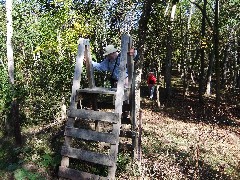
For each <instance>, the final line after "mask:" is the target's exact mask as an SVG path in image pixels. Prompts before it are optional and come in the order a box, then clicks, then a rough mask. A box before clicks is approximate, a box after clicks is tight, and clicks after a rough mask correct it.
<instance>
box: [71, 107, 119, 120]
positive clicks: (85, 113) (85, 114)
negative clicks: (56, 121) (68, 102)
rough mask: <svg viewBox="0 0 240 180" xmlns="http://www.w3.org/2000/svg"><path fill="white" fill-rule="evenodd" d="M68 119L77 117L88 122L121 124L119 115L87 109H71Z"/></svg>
mask: <svg viewBox="0 0 240 180" xmlns="http://www.w3.org/2000/svg"><path fill="white" fill-rule="evenodd" d="M67 115H68V117H73V118H74V117H77V118H82V119H86V120H99V121H105V122H110V123H118V122H119V118H120V117H119V114H118V113H114V112H103V111H94V110H85V109H70V110H68V112H67Z"/></svg>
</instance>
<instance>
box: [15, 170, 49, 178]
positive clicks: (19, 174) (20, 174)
mask: <svg viewBox="0 0 240 180" xmlns="http://www.w3.org/2000/svg"><path fill="white" fill-rule="evenodd" d="M14 178H15V179H16V180H25V179H29V180H36V179H39V180H44V179H45V178H43V177H42V176H41V175H40V174H38V173H33V172H31V171H28V170H26V169H23V168H21V169H17V170H16V171H14Z"/></svg>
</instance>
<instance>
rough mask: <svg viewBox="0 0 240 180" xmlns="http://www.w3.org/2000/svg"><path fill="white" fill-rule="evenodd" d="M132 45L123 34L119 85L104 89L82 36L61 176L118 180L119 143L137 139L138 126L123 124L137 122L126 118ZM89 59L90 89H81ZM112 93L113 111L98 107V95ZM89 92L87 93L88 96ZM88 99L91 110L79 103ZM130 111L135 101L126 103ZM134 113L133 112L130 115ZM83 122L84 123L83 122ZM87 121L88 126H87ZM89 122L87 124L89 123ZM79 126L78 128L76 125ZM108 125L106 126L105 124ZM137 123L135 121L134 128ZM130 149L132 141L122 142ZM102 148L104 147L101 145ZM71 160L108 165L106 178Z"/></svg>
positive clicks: (129, 92) (63, 151)
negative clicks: (95, 146) (94, 146)
mask: <svg viewBox="0 0 240 180" xmlns="http://www.w3.org/2000/svg"><path fill="white" fill-rule="evenodd" d="M131 47H132V39H131V37H130V36H128V35H123V36H122V41H121V57H120V65H119V68H120V75H119V80H118V83H117V88H103V87H96V86H95V81H94V76H93V68H92V65H91V64H92V58H91V53H90V45H89V40H88V39H80V40H79V45H78V53H77V58H76V65H75V73H74V77H73V86H72V95H71V102H70V108H69V110H68V111H67V116H68V121H67V123H66V127H65V132H64V135H65V142H64V145H63V146H62V150H61V155H62V161H61V166H60V167H59V173H58V175H59V177H60V178H67V179H72V180H81V179H94V180H95V179H108V180H112V179H115V173H116V169H117V155H118V150H119V144H120V137H125V138H133V139H134V140H135V136H136V133H135V132H134V130H135V129H133V128H132V129H130V130H121V125H122V123H123V124H131V123H132V124H134V123H133V122H132V121H133V120H135V118H134V117H130V118H129V117H123V116H122V112H123V110H124V109H123V107H124V106H123V105H124V104H123V102H124V101H126V100H127V102H128V103H129V99H130V101H132V99H133V97H132V96H133V95H134V94H133V92H132V90H133V89H132V86H133V84H134V83H133V82H132V81H133V79H134V78H133V77H134V76H133V71H134V69H133V67H134V66H133V58H132V57H131V56H129V55H128V51H129V49H130V48H131ZM84 56H85V59H86V68H87V76H88V81H89V84H88V85H89V87H88V88H80V87H81V86H80V81H81V73H82V65H83V59H84ZM126 65H127V66H128V73H129V83H128V85H129V86H128V87H124V80H125V72H126ZM100 94H101V95H108V96H109V95H110V96H113V98H114V102H113V104H114V106H113V107H114V109H113V110H112V111H111V112H106V111H100V110H97V98H98V95H100ZM87 95H88V96H87ZM86 97H87V98H89V100H88V101H91V102H92V110H89V109H78V108H77V103H78V101H79V100H83V99H84V98H86ZM126 107H127V108H125V109H128V110H131V111H132V108H133V107H134V106H133V105H132V104H129V105H128V106H126ZM130 115H132V113H131V114H130ZM92 122H95V123H96V124H95V125H96V126H95V129H91V128H90V129H88V128H89V126H90V123H92ZM77 123H80V125H76V124H77ZM81 123H82V124H81ZM100 123H103V124H107V126H109V127H111V128H110V129H109V130H105V131H104V132H102V131H100ZM84 124H85V125H84ZM86 124H87V125H86ZM76 126H77V127H76ZM105 126H106V125H105ZM135 126H136V125H135V124H134V127H135ZM78 141H84V142H85V144H87V143H88V142H94V143H96V144H97V143H106V144H107V145H108V148H109V149H108V151H107V152H106V150H105V151H104V152H102V151H97V152H96V151H93V150H92V149H91V150H90V149H85V148H86V147H82V145H80V146H79V144H78V145H77V146H76V147H75V146H74V143H78ZM123 145H124V146H126V147H127V149H129V150H131V151H132V150H133V149H134V146H133V143H132V144H130V145H129V144H123ZM99 147H101V146H99ZM71 159H76V160H79V161H82V162H89V163H90V164H96V165H101V166H105V167H106V168H107V177H104V176H100V175H96V174H94V173H90V172H85V171H84V170H80V169H74V168H72V167H71Z"/></svg>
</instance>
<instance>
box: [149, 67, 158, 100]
mask: <svg viewBox="0 0 240 180" xmlns="http://www.w3.org/2000/svg"><path fill="white" fill-rule="evenodd" d="M156 81H157V79H156V77H155V76H154V73H153V72H149V73H148V79H147V84H148V90H149V98H150V99H153V95H154V89H155V84H156Z"/></svg>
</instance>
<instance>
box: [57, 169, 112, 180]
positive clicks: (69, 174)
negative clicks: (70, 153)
mask: <svg viewBox="0 0 240 180" xmlns="http://www.w3.org/2000/svg"><path fill="white" fill-rule="evenodd" d="M58 175H59V176H60V177H63V178H68V179H71V180H80V179H92V180H107V179H108V178H107V177H103V176H99V175H95V174H91V173H87V172H82V171H78V170H75V169H71V168H67V167H62V166H60V167H59V172H58Z"/></svg>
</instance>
